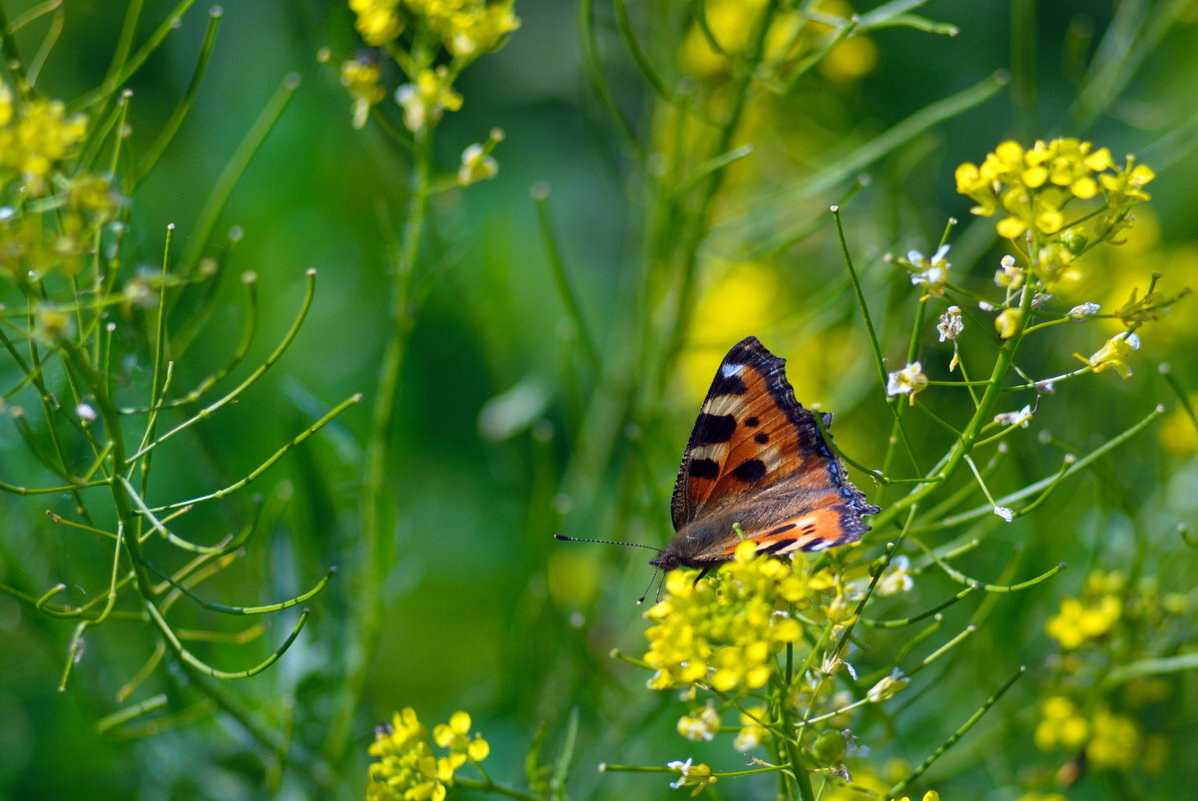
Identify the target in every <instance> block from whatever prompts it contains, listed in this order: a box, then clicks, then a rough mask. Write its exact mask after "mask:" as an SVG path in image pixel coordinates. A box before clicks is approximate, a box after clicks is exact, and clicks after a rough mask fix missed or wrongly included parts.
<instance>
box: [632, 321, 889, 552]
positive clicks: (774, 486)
mask: <svg viewBox="0 0 1198 801" xmlns="http://www.w3.org/2000/svg"><path fill="white" fill-rule="evenodd" d="M785 365H786V360H785V359H781V358H779V357H777V356H775V355H774V354H772V353H770V352H769V351H768V350H766V349H765V347H764V346H763V345H762V344H761V343H760V342H759V341H758V340H757V338H756V337H747V338H746V339H743V340H741V341H740V342H738V343H737V344H736V345H735V346H734V347H733V348H732V350H730V351H728V355H727V356H725V357H724V361H723V362H721V363H720V367H719V370H717V371H716V375H715V380H714V381H712V382H711V389H709V390H708V391H707V398H706V399H705V400H704V401H703V406H702V407H701V408H700V411H699V418H698V420H696V421H695V428H694V430H693V431H692V432H691V436H690V441H689V442H687V445H686V451H685V452H684V453H683V455H682V466H681V467H680V468H679V470H678V479H677V481H676V482H675V484H674V495H673V500H672V503H671V505H670V506H671V512H672V517H673V521H674V530H675V531H676V532H677V534H676V535H675V536H674V539H673V540H672V541H671V542H670V544H669V545H667V546H666V548H665V550H663V551H662V552H661V553H660V554H658V556H657V558H656V559H654V560H653V561H652V562H650V564H651V565H654V566H655V567H659V568H661V569H663V570H673V569H674V568H676V567H680V566H684V567H692V568H698V569H700V570H703V571H704V572H706V571H707V570H710V569H711V568H713V567H717V566H718V565H719V564H720V563H722V562H726V561H728V560H729V559H731V558H732V556H733V553H734V552H735V551H736V548H737V546H738V545H740V543H741V541H742V536H743V539H744V540H750V541H752V542H754V543H756V544H757V552H758V553H769V554H787V553H791V552H793V551H822V550H824V549H826V548H832V547H835V546H837V545H846V544H848V543H851V542H856V541H857V540H859V539H861V535H862V534H863V533H865V532H866V531H869V526H867V525H866V524H865V523H864V522H862V518H863V517H866V516H868V515H873V514H877V513H878V512H880V511H881V510H880V509H879V508H878V507H877V506H874V505H872V504H869V503H866V500H865V494H864V493H862V492H861V490H859V489H857V488H856V487H855V486H853V484H852V483H851V482H850V481H849V480H848V477H847V475H846V473H845V468H844V464H843V463H842V462H841V461H840V459H839V458H837V456H836V454H835V453H833V452H832V448H831V447H830V446H829V445H828V441H827V440H826V439H825V438H824V435H823V434H822V433H820V429H819V426H818V425H817V424H816V421H815V415H814V414H813V413H812V412H811V411H810V410H809V409H805V408H803V406H801V405H800V404H799V402H798V401H797V400H795V395H794V390H793V389H792V388H791V386H790V382H788V381H787V380H786V372H785V369H784V367H785ZM822 422H823V425H824V429H825V430H827V429H828V428H829V427H830V426H831V425H832V415H831V414H827V413H824V414H823V415H822ZM829 436H831V435H829ZM734 524H736V525H737V527H738V528H739V529H740V531H739V532H738V531H737V529H736V528H734Z"/></svg>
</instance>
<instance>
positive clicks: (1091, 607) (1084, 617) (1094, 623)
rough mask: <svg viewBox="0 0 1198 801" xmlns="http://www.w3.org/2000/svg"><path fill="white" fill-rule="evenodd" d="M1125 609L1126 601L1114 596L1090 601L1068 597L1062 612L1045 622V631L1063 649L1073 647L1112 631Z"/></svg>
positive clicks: (1063, 603)
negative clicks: (1123, 608) (1121, 601)
mask: <svg viewBox="0 0 1198 801" xmlns="http://www.w3.org/2000/svg"><path fill="white" fill-rule="evenodd" d="M1122 611H1123V610H1122V604H1121V603H1120V601H1119V599H1118V598H1117V597H1116V596H1114V595H1103V596H1102V597H1101V598H1099V599H1097V600H1096V601H1095V602H1093V603H1089V604H1083V603H1082V602H1081V601H1080V600H1079V599H1077V598H1064V599H1062V600H1061V608H1060V611H1059V612H1057V615H1056V617H1053V618H1052V619H1050V620H1049V621H1048V622H1047V623H1046V624H1044V630H1045V631H1046V632H1047V633H1048V635H1049V636H1050V637H1052V638H1053V639H1055V640H1056V641H1057V642H1059V643H1060V644H1061V647H1062V648H1064V649H1066V650H1071V649H1073V648H1077V647H1079V646H1080V645H1082V644H1083V643H1085V642H1086V641H1087V640H1093V639H1097V638H1098V637H1101V636H1103V635H1104V634H1106V633H1107V632H1108V631H1110V630H1111V627H1112V626H1114V625H1115V623H1116V622H1118V620H1119V618H1120V616H1121V615H1122Z"/></svg>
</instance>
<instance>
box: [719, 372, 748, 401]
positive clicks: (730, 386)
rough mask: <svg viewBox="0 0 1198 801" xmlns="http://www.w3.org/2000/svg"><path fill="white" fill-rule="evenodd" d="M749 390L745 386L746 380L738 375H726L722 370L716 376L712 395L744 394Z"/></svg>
mask: <svg viewBox="0 0 1198 801" xmlns="http://www.w3.org/2000/svg"><path fill="white" fill-rule="evenodd" d="M748 391H749V388H748V387H746V386H745V382H744V381H742V380H741V378H740V376H738V375H724V373H723V371H722V370H721V371H720V372H719V373H718V374H717V375H716V377H715V381H714V382H712V384H711V392H710V393H709V394H710V395H711V396H712V397H715V396H717V395H744V394H745V393H746V392H748Z"/></svg>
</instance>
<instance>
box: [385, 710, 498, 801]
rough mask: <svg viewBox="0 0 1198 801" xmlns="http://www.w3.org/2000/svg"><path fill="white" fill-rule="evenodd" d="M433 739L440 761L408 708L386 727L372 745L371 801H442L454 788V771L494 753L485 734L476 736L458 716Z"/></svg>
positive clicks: (466, 718) (463, 716)
mask: <svg viewBox="0 0 1198 801" xmlns="http://www.w3.org/2000/svg"><path fill="white" fill-rule="evenodd" d="M433 739H434V740H435V741H436V743H437V745H439V746H440V747H441V748H444V749H447V750H448V752H449V753H448V754H446V755H445V756H436V755H435V754H434V753H433V749H432V746H431V745H430V744H429V738H428V730H427V729H426V728H425V727H424V724H422V723H421V722H420V720H419V719H418V718H417V717H416V712H415V711H414V710H413V709H412V708H411V707H408V708H407V709H405V710H403V712H397V713H396V714H395V715H394V716H393V717H392V719H391V723H390V724H389V725H385V726H380V727H379V730H378V731H377V732H376V733H375V739H374V742H373V743H371V744H370V755H371V756H372V757H374V758H375V761H374V762H373V763H371V765H370V775H369V783H368V784H367V786H366V801H442V799H444V798H445V795H446V788H447V787H451V786H453V777H454V772H455V771H457V769H458V768H460V767H461V766H462V765H463V764H465V763H466V762H467V761H468V760H469V761H471V762H481V761H483V760H484V759H486V758H487V755H488V754H490V752H491V748H490V746H489V745H488V744H487V741H486V740H484V739H483V738H482V736H481V735H477V734H476V735H475V736H474V737H473V738H471V737H470V716H469V715H468V714H466V713H465V712H455V713H454V714H453V716H452V717H451V718H450V719H449V723H448V724H442V725H439V726H437V727H436V728H434V729H433Z"/></svg>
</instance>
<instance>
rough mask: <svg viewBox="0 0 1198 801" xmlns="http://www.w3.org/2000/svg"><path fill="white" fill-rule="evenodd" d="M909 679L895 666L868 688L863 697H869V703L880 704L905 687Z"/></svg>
mask: <svg viewBox="0 0 1198 801" xmlns="http://www.w3.org/2000/svg"><path fill="white" fill-rule="evenodd" d="M910 683H911V679H909V678H907V676H905V675H904V674H903V671H901V670H899V669H898V668H895V669H894V670H892V671H890V675H889V676H886V677H885V678H883V679H882V680H881V681H879V682H878V683H877V684H875V685H874V686H873V687H870V688H869V691H868V692H866V694H865V697H866V698H868V699H869V702H870V703H871V704H880V703H881V702H883V701H888V700H889V699H891V698H893V697H894V695H895V693H897V692H900V691H901V690H903V689H905V688H906V686H907V685H908V684H910Z"/></svg>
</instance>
